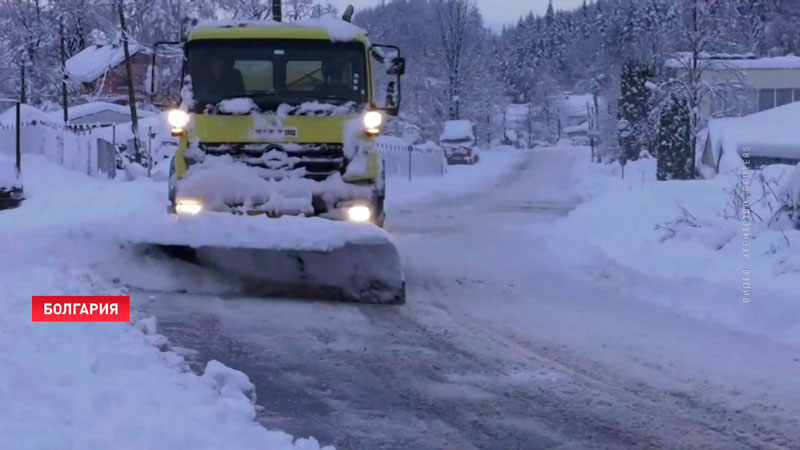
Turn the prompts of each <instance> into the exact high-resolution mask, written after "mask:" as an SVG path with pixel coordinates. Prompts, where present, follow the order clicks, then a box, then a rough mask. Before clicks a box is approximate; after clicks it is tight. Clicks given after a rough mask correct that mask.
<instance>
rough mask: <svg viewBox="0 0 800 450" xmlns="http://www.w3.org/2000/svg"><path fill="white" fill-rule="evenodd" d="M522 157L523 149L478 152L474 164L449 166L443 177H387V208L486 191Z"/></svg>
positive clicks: (396, 209)
mask: <svg viewBox="0 0 800 450" xmlns="http://www.w3.org/2000/svg"><path fill="white" fill-rule="evenodd" d="M524 157H525V151H524V150H516V149H513V148H506V149H503V150H487V151H483V152H481V159H480V161H479V162H478V163H477V164H476V165H475V166H469V165H457V166H448V167H447V174H446V175H445V176H444V177H415V178H413V179H412V180H411V181H409V180H408V179H407V178H404V177H401V176H398V177H389V178H387V179H386V210H387V212H389V213H392V212H394V211H400V210H402V208H403V207H406V206H409V205H417V204H421V203H429V202H432V201H438V200H442V199H446V198H453V197H459V196H462V195H469V194H470V193H480V192H485V191H487V190H489V189H491V188H492V186H493V184H494V183H496V182H498V181H501V180H502V179H503V178H504V177H506V176H507V175H508V174H509V173H510V172H511V170H512V168H513V167H514V165H515V164H518V163H519V162H521V161H522V160H523V159H524Z"/></svg>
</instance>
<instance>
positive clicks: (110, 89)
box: [65, 43, 152, 104]
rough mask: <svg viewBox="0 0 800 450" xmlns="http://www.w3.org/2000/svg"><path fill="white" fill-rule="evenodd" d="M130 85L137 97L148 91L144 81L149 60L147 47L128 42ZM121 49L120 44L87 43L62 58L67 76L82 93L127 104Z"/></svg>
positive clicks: (125, 75)
mask: <svg viewBox="0 0 800 450" xmlns="http://www.w3.org/2000/svg"><path fill="white" fill-rule="evenodd" d="M129 49H130V54H131V70H132V72H133V87H134V91H135V93H136V97H137V99H141V98H144V96H145V95H146V94H147V93H148V92H149V86H147V85H146V84H147V81H148V80H149V77H148V75H147V74H148V72H149V67H150V64H151V56H150V55H151V54H152V53H151V51H150V50H149V49H147V48H145V47H142V46H140V45H138V44H133V43H132V44H130V45H129ZM124 63H125V51H124V49H123V47H122V46H121V45H118V44H113V45H112V44H109V45H91V46H89V47H86V48H85V49H83V50H81V51H80V52H79V53H77V54H76V55H74V56H73V57H71V58H69V59H68V60H67V61H66V64H65V65H66V72H67V76H68V77H69V79H70V80H72V81H73V82H75V83H79V84H80V90H81V91H82V93H83V94H85V95H87V96H91V97H92V98H93V99H102V100H105V101H109V102H113V103H119V104H127V103H128V75H127V70H126V67H125V64H124Z"/></svg>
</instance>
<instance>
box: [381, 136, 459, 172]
mask: <svg viewBox="0 0 800 450" xmlns="http://www.w3.org/2000/svg"><path fill="white" fill-rule="evenodd" d="M375 147H376V149H377V150H378V153H379V154H380V155H381V158H382V159H383V164H384V168H385V170H386V176H402V177H407V178H408V179H409V180H411V179H413V178H414V177H431V176H433V177H443V176H444V175H445V173H447V161H446V159H445V156H444V152H443V151H442V150H441V149H433V148H424V147H418V146H414V145H410V144H408V143H406V142H404V141H403V140H402V139H399V138H390V139H382V138H378V139H377V140H376V141H375Z"/></svg>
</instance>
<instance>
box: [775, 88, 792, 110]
mask: <svg viewBox="0 0 800 450" xmlns="http://www.w3.org/2000/svg"><path fill="white" fill-rule="evenodd" d="M789 103H792V90H791V89H776V90H775V106H783V105H788V104H789Z"/></svg>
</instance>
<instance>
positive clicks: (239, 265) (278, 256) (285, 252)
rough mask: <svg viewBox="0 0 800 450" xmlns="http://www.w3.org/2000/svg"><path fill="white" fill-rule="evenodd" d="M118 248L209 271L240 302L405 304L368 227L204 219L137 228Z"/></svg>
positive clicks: (391, 249) (391, 262) (385, 247)
mask: <svg viewBox="0 0 800 450" xmlns="http://www.w3.org/2000/svg"><path fill="white" fill-rule="evenodd" d="M128 229H130V228H128ZM123 241H126V242H128V243H133V244H145V245H146V246H157V247H159V248H161V249H162V250H164V252H165V253H167V254H168V255H170V256H175V257H179V258H181V259H184V260H187V261H190V262H192V263H195V264H197V265H199V266H201V267H204V268H208V269H210V270H212V271H214V272H215V273H218V274H220V275H222V276H223V277H224V278H226V279H230V280H231V281H235V284H236V286H237V287H238V288H239V289H241V293H242V294H246V295H251V296H259V297H293V298H312V299H320V300H340V301H350V302H359V303H379V304H402V303H405V280H404V276H403V271H402V267H401V265H400V257H399V255H398V252H397V248H396V247H395V245H394V242H392V240H391V238H390V236H389V234H388V233H386V231H384V230H382V229H380V228H378V227H376V226H374V225H371V224H364V223H348V222H342V221H332V220H328V219H322V218H301V217H281V218H277V219H271V218H266V217H264V216H255V217H248V216H235V215H233V214H227V213H204V214H200V215H198V216H197V217H176V216H168V217H166V218H164V217H163V216H162V217H160V218H152V219H151V220H146V221H143V222H140V226H138V227H137V228H136V229H135V231H129V232H127V233H126V235H125V236H123Z"/></svg>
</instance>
